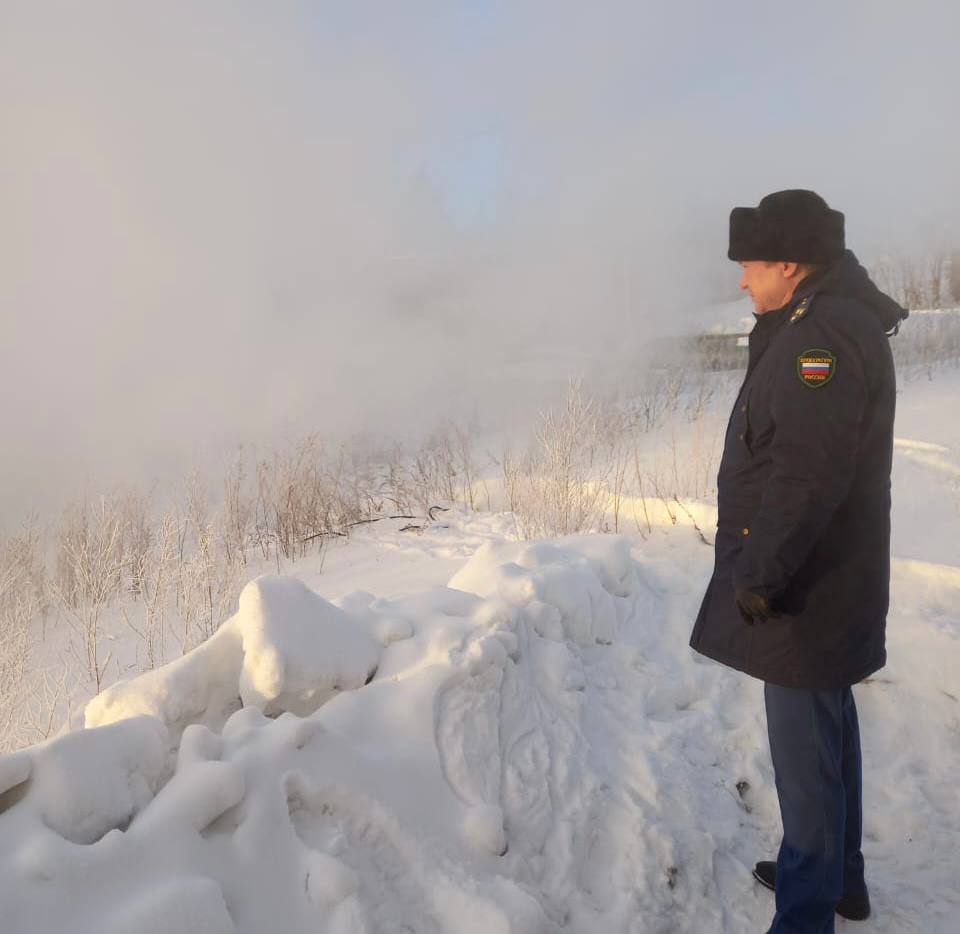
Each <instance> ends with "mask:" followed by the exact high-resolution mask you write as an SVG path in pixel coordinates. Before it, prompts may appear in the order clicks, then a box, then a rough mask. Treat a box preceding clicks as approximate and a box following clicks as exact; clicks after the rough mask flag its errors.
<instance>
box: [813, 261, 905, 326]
mask: <svg viewBox="0 0 960 934" xmlns="http://www.w3.org/2000/svg"><path fill="white" fill-rule="evenodd" d="M813 292H816V293H817V294H818V295H824V294H826V295H838V296H840V297H842V298H852V299H856V300H857V301H859V302H862V303H863V304H864V305H867V306H868V307H869V308H870V310H871V311H872V312H873V313H874V314H875V315H876V316H877V317H878V318H879V319H880V323H881V324H882V325H883V329H884V331H886V332H887V333H891V332H892V333H893V334H896V333H897V331H898V330H899V329H900V322H901V321H903V320H904V319H905V318H906V317H907V315H909V314H910V312H909V311H907V309H906V308H902V307H901V306H900V305H898V304H897V303H896V302H895V301H894V300H893V299H892V298H891V297H890V296H889V295H887V294H886V293H884V292H881V291H880V289H878V288H877V286H876V285H875V284H874V282H873V280H872V279H871V278H870V276H869V274H868V273H867V270H866V269H864V268H863V266H861V265H860V262H859V261H858V260H857V258H856V256H854V255H853V252H852V251H851V250H846V251H844V253H843V255H842V256H841V257H840V259H838V260H837V261H836V262H835V263H832V264H831V265H830V266H828V267H827V268H826V269H823V270H820V271H818V272H816V273H814V274H813V275H812V276H810V277H809V280H804V282H803V283H801V285H800V287H799V288H798V289H797V297H799V296H801V295H804V294H810V293H813Z"/></svg>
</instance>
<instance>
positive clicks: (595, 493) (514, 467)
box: [503, 381, 610, 538]
mask: <svg viewBox="0 0 960 934" xmlns="http://www.w3.org/2000/svg"><path fill="white" fill-rule="evenodd" d="M599 435H600V424H599V421H598V408H597V406H596V404H595V403H594V402H593V401H592V400H588V399H585V398H584V396H583V392H582V389H581V383H580V382H579V381H572V382H571V383H570V385H569V388H568V391H567V396H566V399H565V401H564V405H563V407H562V409H560V410H559V411H557V412H555V411H553V410H548V411H547V412H546V413H544V414H543V416H542V417H541V423H540V425H539V426H538V428H537V430H536V432H535V439H536V440H535V444H534V446H533V447H532V448H531V449H530V450H529V451H528V452H527V453H526V454H525V455H524V456H523V458H522V459H521V460H520V461H519V462H516V461H514V460H513V459H512V458H507V457H505V458H504V465H503V467H504V481H505V486H506V488H507V496H508V500H510V502H511V503H512V504H513V512H514V514H515V516H516V520H517V532H518V535H519V536H520V537H521V538H533V537H537V536H556V535H569V534H572V533H575V532H582V531H585V530H588V529H596V528H599V527H600V525H601V523H602V520H603V516H604V513H605V511H606V506H607V500H608V490H607V476H608V474H609V472H610V465H609V463H608V462H605V461H604V459H603V458H602V457H600V438H599Z"/></svg>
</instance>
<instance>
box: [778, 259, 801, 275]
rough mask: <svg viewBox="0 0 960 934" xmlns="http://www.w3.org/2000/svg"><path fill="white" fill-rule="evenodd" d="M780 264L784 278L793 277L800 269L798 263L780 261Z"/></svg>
mask: <svg viewBox="0 0 960 934" xmlns="http://www.w3.org/2000/svg"><path fill="white" fill-rule="evenodd" d="M780 266H781V269H782V271H783V278H784V279H795V278H796V276H797V272H798V270H799V269H800V264H799V263H781V264H780Z"/></svg>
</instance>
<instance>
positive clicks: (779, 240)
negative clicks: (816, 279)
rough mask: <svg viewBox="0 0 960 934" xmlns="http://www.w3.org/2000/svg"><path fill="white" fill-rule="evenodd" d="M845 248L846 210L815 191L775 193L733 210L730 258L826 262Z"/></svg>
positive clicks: (824, 263)
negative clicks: (755, 205) (844, 224)
mask: <svg viewBox="0 0 960 934" xmlns="http://www.w3.org/2000/svg"><path fill="white" fill-rule="evenodd" d="M844 249H845V244H844V236H843V214H841V213H840V212H839V211H834V210H832V209H831V208H830V207H829V206H828V205H827V202H826V201H824V200H823V198H821V197H820V195H818V194H817V193H816V192H814V191H805V190H804V189H802V188H793V189H789V190H787V191H775V192H774V193H773V194H771V195H767V196H766V198H764V199H763V200H762V201H761V202H760V204H758V205H757V207H755V208H734V209H733V210H732V211H731V212H730V249H729V250H728V251H727V256H728V257H729V258H730V259H732V260H737V261H740V260H751V259H759V260H771V261H774V262H784V263H814V264H816V265H818V266H825V265H827V264H829V263H832V262H833V261H834V260H837V259H839V258H840V257H841V256H842V255H843V251H844Z"/></svg>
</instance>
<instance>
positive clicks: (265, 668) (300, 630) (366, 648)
mask: <svg viewBox="0 0 960 934" xmlns="http://www.w3.org/2000/svg"><path fill="white" fill-rule="evenodd" d="M234 626H235V627H236V628H237V629H238V630H239V632H240V643H241V647H242V649H243V665H242V667H241V670H240V683H239V687H240V698H241V700H242V701H243V705H244V706H245V707H246V706H250V705H254V706H257V707H262V708H263V709H264V711H265V712H266V713H268V714H270V713H274V712H280V711H283V710H290V711H293V712H295V713H299V714H307V713H310V712H312V711H313V710H316V709H317V708H318V707H319V706H320V705H321V704H322V703H323V702H324V701H326V700H327V699H329V698H330V697H331V696H332V695H333V694H334V693H335V692H336V691H338V690H341V689H344V690H348V689H350V688H355V687H359V686H360V685H362V684H364V683H365V682H366V681H368V680H369V679H370V678H372V677H373V674H374V672H375V671H376V668H377V663H378V662H379V659H380V649H381V646H380V644H379V643H378V642H377V641H375V640H374V638H373V636H372V635H371V634H370V633H369V632H368V631H367V629H366V627H364V626H363V625H361V624H360V623H358V622H357V621H356V620H354V619H351V618H350V617H349V616H348V615H347V614H346V613H344V612H343V610H341V609H339V608H338V607H336V606H334V605H333V604H332V603H328V602H327V601H326V600H324V599H323V598H322V597H320V596H319V595H317V594H316V593H314V592H313V591H312V590H310V589H308V588H307V587H306V586H305V585H304V584H303V583H302V582H301V581H299V580H297V579H296V578H294V577H259V578H257V579H256V580H254V581H251V582H250V583H249V584H247V586H246V587H244V589H243V592H242V593H241V594H240V609H239V611H238V613H237V615H236V616H235V617H234Z"/></svg>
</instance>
